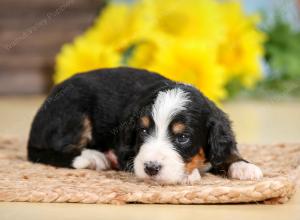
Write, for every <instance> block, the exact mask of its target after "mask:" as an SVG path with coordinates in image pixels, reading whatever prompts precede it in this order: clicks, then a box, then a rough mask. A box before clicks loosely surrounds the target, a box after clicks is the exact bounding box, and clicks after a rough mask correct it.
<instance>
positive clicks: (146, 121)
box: [141, 116, 150, 128]
mask: <svg viewBox="0 0 300 220" xmlns="http://www.w3.org/2000/svg"><path fill="white" fill-rule="evenodd" d="M141 124H142V126H143V127H145V128H149V127H150V118H149V117H148V116H143V117H142V118H141Z"/></svg>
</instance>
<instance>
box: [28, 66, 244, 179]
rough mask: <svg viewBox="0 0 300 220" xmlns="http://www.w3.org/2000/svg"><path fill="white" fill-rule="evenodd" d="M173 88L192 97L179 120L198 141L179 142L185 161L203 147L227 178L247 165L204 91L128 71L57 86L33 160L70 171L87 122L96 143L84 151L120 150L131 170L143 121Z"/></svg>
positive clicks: (35, 130)
mask: <svg viewBox="0 0 300 220" xmlns="http://www.w3.org/2000/svg"><path fill="white" fill-rule="evenodd" d="M172 88H181V89H182V90H184V91H186V92H188V93H189V97H190V99H191V102H190V103H189V104H188V106H187V110H186V111H185V112H181V113H180V114H179V115H177V116H176V118H175V119H174V120H175V121H176V120H177V121H183V122H184V123H185V124H187V125H188V126H187V127H188V132H189V134H191V138H192V140H191V143H189V144H188V145H187V146H185V147H181V146H178V144H176V143H175V142H174V146H177V147H176V148H177V150H178V152H180V155H181V156H182V158H183V159H184V161H185V162H188V161H189V160H190V159H191V158H192V157H193V156H194V155H195V154H197V153H198V152H199V149H200V148H203V149H204V152H205V156H206V159H207V161H209V162H210V163H211V164H212V167H213V171H215V172H217V173H222V172H225V173H226V171H227V169H228V167H229V165H230V164H231V163H233V162H236V161H239V160H243V159H242V158H241V157H240V155H239V154H238V151H237V148H236V141H235V137H234V134H233V132H232V130H231V125H230V122H229V120H228V118H227V116H226V115H225V113H224V112H222V111H221V110H220V109H219V108H218V107H216V106H215V104H214V103H212V102H211V101H210V100H209V99H207V98H206V97H205V96H204V95H202V93H201V92H199V91H198V90H196V89H195V88H194V87H192V86H188V85H185V84H180V83H176V82H173V81H171V80H169V79H166V78H164V77H163V76H161V75H158V74H156V73H151V72H148V71H146V70H140V69H133V68H125V67H120V68H114V69H101V70H95V71H91V72H89V73H84V74H77V75H75V76H74V77H72V78H70V79H68V80H66V81H64V82H63V83H61V84H59V85H57V86H56V87H54V89H53V91H52V92H51V93H50V95H49V96H48V98H47V99H46V101H45V102H44V104H43V105H42V106H41V108H40V109H39V111H38V113H37V114H36V116H35V118H34V121H33V123H32V128H31V132H30V137H29V142H28V159H29V160H30V161H33V162H39V163H45V164H50V165H54V166H61V167H70V166H71V163H72V160H73V159H74V157H76V156H78V155H80V152H81V149H82V148H80V147H78V143H79V142H80V138H81V135H82V129H83V120H84V118H86V117H87V118H89V119H90V121H91V125H92V140H91V141H90V142H89V143H87V144H86V146H83V147H84V148H90V149H96V150H99V151H101V152H107V151H108V150H114V152H115V153H116V155H117V158H118V162H119V168H120V169H121V170H127V171H131V164H132V160H133V158H134V157H135V156H136V154H137V153H138V151H139V146H140V144H141V143H142V141H143V135H141V127H140V125H139V123H138V119H139V118H140V117H141V116H143V115H149V114H150V110H151V105H152V104H153V103H154V100H155V98H156V96H157V94H158V92H160V91H163V90H167V89H172ZM170 136H172V135H170ZM171 138H174V137H171ZM172 140H173V139H172ZM173 141H175V139H174V140H173Z"/></svg>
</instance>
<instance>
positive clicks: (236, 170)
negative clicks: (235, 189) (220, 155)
mask: <svg viewBox="0 0 300 220" xmlns="http://www.w3.org/2000/svg"><path fill="white" fill-rule="evenodd" d="M228 176H229V177H231V178H233V179H239V180H258V179H261V178H262V177H263V173H262V171H261V169H260V168H259V167H258V166H256V165H254V164H252V163H246V162H244V161H239V162H235V163H233V164H231V165H230V167H229V169H228Z"/></svg>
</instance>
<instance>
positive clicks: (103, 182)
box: [0, 137, 300, 204]
mask: <svg viewBox="0 0 300 220" xmlns="http://www.w3.org/2000/svg"><path fill="white" fill-rule="evenodd" d="M239 149H240V151H241V153H242V155H243V156H244V157H245V158H246V159H247V160H249V161H251V162H254V163H255V164H257V165H258V166H260V167H261V168H262V170H263V173H264V178H263V179H262V180H259V181H240V180H230V179H227V178H222V177H219V176H214V175H211V174H207V173H206V174H202V179H201V181H200V182H199V183H197V184H194V185H159V184H158V183H156V182H151V181H150V182H144V181H142V180H138V179H136V178H135V177H134V176H133V175H132V174H128V173H123V172H116V171H104V172H96V171H93V170H73V169H64V168H54V167H51V166H45V165H41V164H32V163H30V162H28V161H26V148H25V144H24V143H22V142H21V141H18V139H16V138H12V137H10V138H9V137H6V138H5V137H0V201H14V202H21V201H22V202H24V201H26V202H56V203H61V202H72V203H108V204H109V203H110V204H124V203H169V204H208V203H244V202H264V203H284V202H287V201H288V199H289V198H290V197H291V196H292V195H293V193H294V192H295V189H296V188H297V187H296V186H297V184H299V182H300V181H299V180H300V144H277V145H241V146H239ZM298 186H299V185H298Z"/></svg>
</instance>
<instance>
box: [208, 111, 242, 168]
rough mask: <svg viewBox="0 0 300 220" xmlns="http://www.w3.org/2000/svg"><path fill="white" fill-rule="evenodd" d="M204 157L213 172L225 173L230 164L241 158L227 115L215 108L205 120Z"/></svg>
mask: <svg viewBox="0 0 300 220" xmlns="http://www.w3.org/2000/svg"><path fill="white" fill-rule="evenodd" d="M207 128H208V138H207V146H206V157H207V159H208V160H209V161H210V163H211V165H212V171H213V172H215V173H225V174H226V173H227V171H228V168H229V166H230V164H232V163H234V162H237V161H241V160H243V159H242V158H241V156H240V154H239V152H238V150H237V147H236V140H235V136H234V133H233V131H232V128H231V123H230V121H229V119H228V117H227V115H226V114H225V113H224V112H222V111H221V110H219V109H217V110H216V111H215V112H214V114H213V115H212V116H210V117H209V119H208V121H207Z"/></svg>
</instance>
